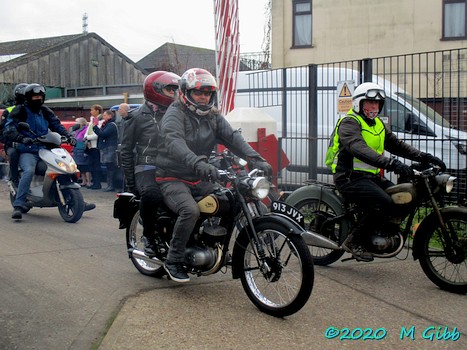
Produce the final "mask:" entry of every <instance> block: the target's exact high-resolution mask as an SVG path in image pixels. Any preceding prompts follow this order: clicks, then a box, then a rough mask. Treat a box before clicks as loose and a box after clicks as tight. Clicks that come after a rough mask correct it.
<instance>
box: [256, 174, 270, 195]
mask: <svg viewBox="0 0 467 350" xmlns="http://www.w3.org/2000/svg"><path fill="white" fill-rule="evenodd" d="M270 187H271V186H270V185H269V181H268V180H266V179H265V178H264V177H257V178H256V179H254V180H253V184H252V186H251V194H252V195H253V196H255V197H256V198H258V199H264V198H266V197H267V196H268V193H269V189H270Z"/></svg>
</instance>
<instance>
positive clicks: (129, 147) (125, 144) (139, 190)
mask: <svg viewBox="0 0 467 350" xmlns="http://www.w3.org/2000/svg"><path fill="white" fill-rule="evenodd" d="M179 80H180V77H179V76H178V75H176V74H175V73H171V72H166V71H156V72H153V73H151V74H149V75H148V76H147V77H146V79H145V80H144V83H143V89H144V99H145V102H144V103H143V104H142V105H141V106H140V107H139V108H137V109H134V110H132V111H130V112H129V114H128V117H127V118H126V119H125V121H124V122H125V127H124V133H123V135H122V146H121V160H122V166H123V171H124V173H125V181H126V185H127V187H128V190H129V191H130V192H132V193H134V194H136V195H139V196H140V198H141V201H140V215H141V219H142V221H143V236H144V237H143V243H144V251H145V253H146V255H148V256H151V257H152V256H154V255H155V252H156V250H155V247H154V244H155V242H154V238H155V237H154V234H155V221H154V218H155V215H154V212H155V211H156V210H157V207H158V206H159V203H160V201H161V200H162V196H161V192H160V189H159V186H158V185H157V183H156V182H155V181H154V179H155V178H156V166H155V161H156V156H157V154H158V151H159V147H160V146H161V144H162V139H161V137H160V136H159V134H160V122H161V119H162V116H163V115H164V113H165V111H166V110H167V107H169V105H170V104H171V103H172V102H173V100H174V96H175V92H176V91H177V89H178V82H179ZM135 153H136V154H135Z"/></svg>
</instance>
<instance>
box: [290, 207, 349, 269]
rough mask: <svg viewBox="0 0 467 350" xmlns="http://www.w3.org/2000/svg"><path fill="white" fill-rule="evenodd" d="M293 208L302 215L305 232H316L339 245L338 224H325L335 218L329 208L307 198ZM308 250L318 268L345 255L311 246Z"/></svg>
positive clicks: (332, 210) (342, 252)
mask: <svg viewBox="0 0 467 350" xmlns="http://www.w3.org/2000/svg"><path fill="white" fill-rule="evenodd" d="M294 207H295V208H297V209H298V210H299V211H300V213H302V214H303V217H304V220H305V229H306V230H309V231H312V232H317V233H319V234H320V235H322V236H324V237H326V238H329V239H330V240H332V241H334V242H336V243H337V244H339V232H340V227H339V222H335V223H333V224H330V223H329V222H326V221H327V220H328V219H330V218H333V217H335V216H336V212H335V211H334V209H333V208H332V207H331V206H329V205H328V204H327V203H326V202H324V201H322V200H319V199H315V198H307V199H305V200H303V201H301V202H299V203H297V204H295V205H294ZM309 248H310V252H311V256H312V257H313V262H314V263H315V264H316V265H320V266H326V265H330V264H332V263H334V262H336V261H337V260H339V259H340V258H341V257H342V255H344V253H345V252H344V251H343V250H334V249H327V248H321V247H313V246H309Z"/></svg>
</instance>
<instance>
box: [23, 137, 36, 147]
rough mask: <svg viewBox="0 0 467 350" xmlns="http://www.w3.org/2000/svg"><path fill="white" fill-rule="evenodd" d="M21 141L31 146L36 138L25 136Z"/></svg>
mask: <svg viewBox="0 0 467 350" xmlns="http://www.w3.org/2000/svg"><path fill="white" fill-rule="evenodd" d="M21 142H22V143H23V144H24V145H26V146H31V145H32V144H33V143H34V140H33V139H32V138H30V137H23V139H22V140H21Z"/></svg>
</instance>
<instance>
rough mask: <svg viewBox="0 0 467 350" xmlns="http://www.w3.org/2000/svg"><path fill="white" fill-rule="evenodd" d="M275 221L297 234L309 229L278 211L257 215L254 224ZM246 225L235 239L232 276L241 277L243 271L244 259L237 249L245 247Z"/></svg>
mask: <svg viewBox="0 0 467 350" xmlns="http://www.w3.org/2000/svg"><path fill="white" fill-rule="evenodd" d="M263 222H266V223H275V224H277V225H280V226H282V227H283V228H284V230H285V231H287V232H290V233H291V234H296V235H303V234H305V233H306V232H307V231H305V230H304V229H303V228H302V227H301V226H300V225H299V224H297V223H295V222H294V221H292V220H291V219H289V218H288V217H287V216H285V215H281V214H276V213H270V214H266V215H263V216H261V217H257V218H254V219H253V225H254V226H256V225H259V224H260V223H263ZM246 230H247V229H246V227H244V228H243V229H242V230H241V232H240V233H239V235H238V236H237V239H236V241H235V247H234V249H233V253H232V261H233V262H234V263H233V264H232V277H233V278H234V279H235V278H240V275H241V273H242V269H243V261H240V259H239V257H238V254H239V253H240V249H237V248H238V247H243V246H244V244H243V243H242V241H245V235H247V234H248V233H247V232H246Z"/></svg>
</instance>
